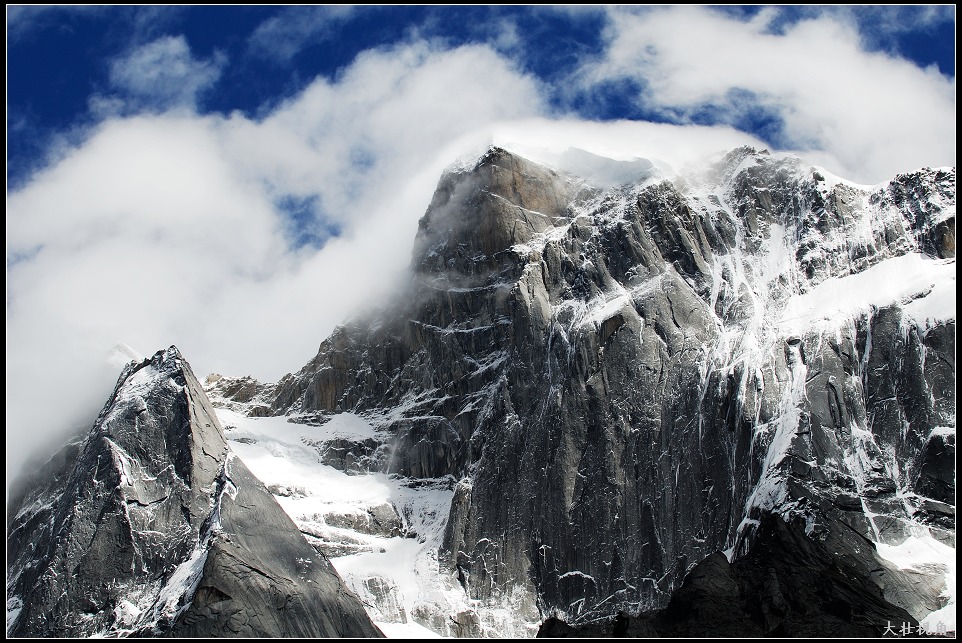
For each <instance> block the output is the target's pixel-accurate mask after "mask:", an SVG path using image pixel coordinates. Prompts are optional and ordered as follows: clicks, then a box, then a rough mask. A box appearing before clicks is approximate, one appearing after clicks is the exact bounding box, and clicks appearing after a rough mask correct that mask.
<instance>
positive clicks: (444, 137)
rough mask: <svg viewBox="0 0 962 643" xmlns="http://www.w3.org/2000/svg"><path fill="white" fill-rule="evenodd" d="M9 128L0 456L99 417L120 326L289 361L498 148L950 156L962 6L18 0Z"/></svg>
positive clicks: (870, 177) (839, 168) (826, 163)
mask: <svg viewBox="0 0 962 643" xmlns="http://www.w3.org/2000/svg"><path fill="white" fill-rule="evenodd" d="M7 136H8V142H7V180H8V187H7V230H6V232H7V356H8V357H7V371H8V378H7V381H8V385H7V397H8V416H7V418H8V419H7V426H8V437H7V446H8V453H10V448H11V434H10V432H9V431H10V430H9V427H10V426H11V425H22V424H23V423H25V422H28V421H29V422H31V423H34V424H36V423H37V422H41V423H42V424H44V426H47V427H51V430H52V429H53V428H57V427H61V428H62V427H65V426H67V425H69V424H70V423H71V422H75V421H77V418H83V417H86V416H85V414H88V415H89V413H90V412H91V411H90V409H91V408H93V409H94V412H95V411H96V409H97V408H98V407H99V405H100V404H102V402H103V399H104V397H105V395H106V392H105V389H106V390H109V387H110V385H111V383H112V380H113V378H115V377H116V371H114V370H109V369H107V370H105V369H103V368H102V367H101V366H100V365H101V364H102V362H103V355H104V353H105V352H106V351H107V350H109V348H110V347H111V346H113V344H114V343H115V342H117V341H123V342H126V343H128V344H130V345H131V346H133V347H134V348H135V349H137V350H139V351H140V352H142V353H152V352H153V351H155V350H157V349H159V348H162V347H165V346H167V345H169V344H172V343H175V344H177V345H178V346H179V347H180V348H181V349H182V351H183V352H184V354H185V355H186V357H187V358H188V360H190V361H191V362H192V363H193V364H194V366H195V370H197V372H198V373H199V374H200V375H201V376H203V375H204V374H206V373H208V372H210V371H215V370H216V371H220V372H222V373H225V374H236V375H242V374H252V375H255V376H257V377H259V378H261V379H265V380H275V379H277V378H278V377H280V376H281V375H283V374H284V373H285V372H288V371H291V370H296V369H297V368H299V367H300V366H301V365H302V364H303V363H304V362H305V361H306V360H307V359H308V358H309V357H311V355H312V354H313V352H314V351H316V349H317V345H318V343H319V342H320V341H321V340H322V339H323V338H324V337H325V336H326V335H327V334H328V333H329V332H330V330H331V329H332V328H333V327H334V326H335V325H336V324H338V323H341V322H342V321H344V319H345V318H346V317H348V316H349V315H351V314H353V313H355V312H356V311H358V310H361V309H363V308H364V307H365V306H368V305H370V304H371V303H372V302H376V301H379V300H383V299H384V298H385V297H388V296H390V295H391V293H393V292H396V291H397V289H398V287H399V284H401V283H403V281H404V279H405V275H406V272H405V271H406V266H407V262H408V260H409V257H410V249H411V244H412V242H413V237H414V233H415V231H416V229H417V220H418V218H419V217H420V216H421V215H422V214H423V212H424V208H425V207H426V205H427V203H428V202H429V200H430V196H431V193H432V191H433V188H434V186H435V184H436V182H437V178H438V176H439V174H440V172H441V170H442V169H443V168H444V167H445V166H446V165H447V164H449V163H450V162H451V161H453V160H455V159H456V158H459V157H465V156H466V157H468V158H470V156H471V154H473V153H477V152H479V151H480V150H482V149H483V147H484V146H485V145H487V144H490V143H491V142H498V143H505V144H507V143H512V144H514V143H517V144H518V145H527V146H529V147H532V148H542V147H553V148H557V150H556V151H559V150H563V149H564V148H565V147H566V146H576V147H584V148H586V149H589V150H591V151H593V152H596V153H599V154H607V155H609V156H614V157H617V158H634V157H645V158H655V159H660V160H662V161H664V162H667V163H669V164H671V165H673V166H674V167H683V166H684V164H685V163H687V162H691V161H693V160H695V159H697V158H700V157H702V156H704V155H707V154H711V153H715V152H718V151H720V150H724V149H728V148H730V147H733V146H735V145H738V144H742V143H748V144H753V145H758V146H765V147H769V148H772V149H775V150H785V151H797V152H798V153H800V154H802V155H804V156H805V157H806V158H808V159H810V160H811V162H812V163H816V164H819V165H822V166H823V167H826V168H828V169H829V170H831V171H833V172H835V173H837V174H840V175H843V176H846V177H848V178H851V179H853V180H856V181H858V182H862V183H876V182H879V181H882V180H885V179H886V178H890V177H891V176H892V175H894V174H895V173H897V172H900V171H908V170H912V169H914V168H917V167H920V166H923V165H935V166H938V165H954V164H955V10H954V7H951V6H941V7H894V8H893V7H815V8H808V7H794V8H793V7H775V8H772V7H748V8H739V7H724V8H710V7H694V8H691V7H627V6H616V7H609V8H578V7H574V8H570V7H569V8H550V7H549V8H531V7H487V6H474V7H440V8H436V7H356V8H352V7H340V6H338V7H282V8H274V7H252V8H246V7H229V8H221V7H211V6H207V7H133V8H120V7H65V8H63V7H47V6H39V7H24V6H13V7H9V6H8V8H7ZM51 363H58V364H60V365H61V366H60V367H59V368H58V369H56V372H54V373H51V372H50V369H49V367H48V365H49V364H51ZM98 369H99V370H98ZM11 373H17V374H18V377H16V378H11V377H9V375H10V374H11ZM38 379H43V380H45V381H48V382H49V384H50V386H55V387H57V388H58V389H59V390H64V391H68V393H66V394H65V396H64V399H63V403H62V404H61V405H60V406H59V408H58V409H49V408H47V407H49V406H50V405H49V404H47V405H44V403H43V399H42V395H41V393H42V392H39V393H38V391H37V390H36V387H35V385H34V382H36V381H38ZM12 381H13V383H11V382H12ZM17 382H20V384H18V383H17ZM77 382H84V383H85V384H84V385H78V384H77ZM38 395H40V397H38ZM11 400H12V401H13V402H14V403H12V404H11V403H10V402H11ZM38 408H42V409H43V411H42V412H40V415H39V416H38V415H37V414H38V411H37V409H38ZM28 418H29V420H28ZM39 433H43V431H40V432H39ZM9 457H11V456H8V463H9V462H10V460H9ZM13 457H16V456H13Z"/></svg>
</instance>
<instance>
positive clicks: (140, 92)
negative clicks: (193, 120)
mask: <svg viewBox="0 0 962 643" xmlns="http://www.w3.org/2000/svg"><path fill="white" fill-rule="evenodd" d="M226 63H227V59H226V56H225V55H224V54H221V53H215V54H214V56H213V57H211V58H210V59H208V60H201V59H197V58H194V57H193V55H192V54H191V51H190V46H189V45H188V44H187V40H186V39H185V38H184V37H183V36H165V37H162V38H158V39H157V40H154V41H152V42H149V43H147V44H145V45H142V46H140V47H137V48H136V49H134V50H133V51H132V52H130V53H129V54H128V55H126V56H124V57H122V58H120V59H118V60H115V61H114V62H113V63H112V64H111V66H110V83H111V85H112V87H113V88H114V90H115V91H116V92H117V94H115V95H113V96H108V97H106V98H105V97H99V101H100V102H98V103H95V106H99V107H100V108H101V109H103V108H108V109H109V108H111V107H112V106H115V107H121V106H122V107H123V108H124V109H126V110H127V111H142V110H145V109H146V110H153V111H166V110H169V109H171V108H174V107H186V108H191V109H193V108H195V107H196V105H197V101H198V99H199V97H200V96H201V95H202V94H203V92H205V91H207V90H209V89H211V88H212V87H213V86H214V84H215V83H216V82H217V80H218V79H219V78H220V75H221V72H222V70H223V68H224V66H225V64H226Z"/></svg>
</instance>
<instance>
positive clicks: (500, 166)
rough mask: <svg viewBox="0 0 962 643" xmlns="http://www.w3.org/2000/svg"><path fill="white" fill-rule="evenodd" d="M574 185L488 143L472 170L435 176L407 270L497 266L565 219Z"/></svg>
mask: <svg viewBox="0 0 962 643" xmlns="http://www.w3.org/2000/svg"><path fill="white" fill-rule="evenodd" d="M581 189H583V187H582V186H579V185H578V184H577V183H575V182H574V181H572V180H571V178H569V177H565V176H563V175H561V174H559V173H558V172H556V171H555V170H552V169H550V168H547V167H545V166H543V165H539V164H537V163H535V162H533V161H529V160H527V159H524V158H522V157H520V156H518V155H516V154H513V153H512V152H509V151H508V150H505V149H503V148H500V147H491V148H489V149H488V151H487V152H485V153H484V155H482V156H481V158H480V159H479V160H478V161H477V163H476V164H475V165H474V167H473V168H471V169H464V168H457V169H450V170H448V171H447V172H445V174H444V175H443V176H442V178H441V181H440V183H439V184H438V187H437V189H436V191H435V193H434V197H433V198H432V200H431V204H430V206H429V207H428V210H427V213H426V214H425V215H424V217H423V218H422V219H421V221H420V222H419V224H418V233H417V237H416V239H415V244H414V253H413V260H412V261H413V266H414V268H415V271H416V272H418V273H419V274H424V275H426V276H430V275H438V274H441V273H444V274H446V275H448V276H449V277H450V276H452V275H455V274H460V275H462V276H470V275H479V274H485V273H489V272H491V271H494V270H497V269H499V268H503V267H505V265H506V262H507V261H510V260H508V259H507V258H506V257H505V256H504V253H506V252H507V251H508V250H510V248H511V247H512V246H514V245H516V244H521V243H525V242H527V241H529V240H530V239H531V238H532V237H533V236H534V235H536V234H539V233H543V232H545V231H546V230H548V229H550V228H552V227H554V226H555V225H558V224H559V223H564V222H566V221H567V219H568V218H569V217H570V216H571V210H570V203H571V201H572V199H573V198H574V196H575V195H576V194H577V193H578V192H579V191H580V190H581Z"/></svg>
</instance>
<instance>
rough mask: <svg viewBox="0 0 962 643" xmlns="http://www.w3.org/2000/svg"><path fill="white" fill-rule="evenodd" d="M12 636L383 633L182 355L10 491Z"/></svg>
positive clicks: (138, 381)
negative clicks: (237, 450)
mask: <svg viewBox="0 0 962 643" xmlns="http://www.w3.org/2000/svg"><path fill="white" fill-rule="evenodd" d="M7 529H8V538H7V557H8V575H7V593H8V597H16V599H17V600H18V601H19V605H20V611H19V613H18V614H17V615H16V616H15V618H14V620H13V622H9V621H8V635H11V636H45V637H46V636H94V635H105V636H124V635H147V636H157V635H167V636H195V637H207V636H303V637H307V636H380V631H379V630H378V629H377V628H376V627H375V626H374V625H373V623H372V622H371V621H370V619H369V618H368V617H367V615H366V614H365V612H364V609H363V607H362V605H361V604H360V602H359V601H358V600H357V598H356V597H355V596H354V595H353V594H351V593H350V592H348V591H347V589H346V588H345V587H344V585H343V584H342V582H341V580H340V578H339V577H338V576H337V573H336V572H335V571H334V570H333V568H332V567H331V565H330V563H329V562H328V561H327V560H326V559H325V558H323V557H322V556H319V555H318V554H316V553H315V552H314V550H313V549H312V548H311V546H310V545H308V543H307V542H306V541H305V540H304V538H303V537H302V536H301V534H300V532H299V531H298V530H297V527H296V526H295V525H294V523H293V522H291V520H290V518H288V516H287V515H286V514H285V513H284V512H283V510H282V509H281V508H280V506H279V505H278V504H277V503H276V501H275V500H274V499H273V497H272V496H271V494H270V493H269V492H268V491H267V489H266V488H264V485H263V484H261V483H260V481H258V480H257V479H256V478H255V477H254V476H253V475H252V474H251V473H250V471H248V469H247V467H246V466H244V464H243V463H242V462H241V461H239V460H238V459H237V458H236V457H234V456H233V454H232V453H231V452H230V450H229V448H228V446H227V443H226V442H225V441H224V437H223V433H222V429H221V427H220V424H219V422H218V420H217V417H216V415H215V414H214V412H213V409H212V407H211V406H210V403H209V402H208V400H207V397H206V395H205V394H204V392H203V389H202V388H201V387H200V385H199V384H198V382H197V380H196V379H195V377H194V375H193V373H192V372H191V370H190V367H189V366H188V364H187V362H186V361H185V360H184V359H183V358H182V357H181V356H180V354H179V352H178V351H177V349H176V348H174V347H171V348H169V349H167V350H166V351H160V352H158V353H157V354H155V355H154V356H153V357H152V358H150V359H149V360H144V361H143V362H142V363H139V364H136V363H131V364H130V365H129V366H127V368H126V369H125V370H124V372H123V374H122V375H121V377H120V379H119V381H118V383H117V386H116V388H115V390H114V392H113V394H112V396H111V398H110V400H109V401H108V402H107V404H106V406H105V407H104V409H103V411H102V412H101V413H100V416H99V418H98V419H97V421H96V423H95V424H94V426H93V428H92V430H91V431H90V433H89V435H87V436H86V438H85V439H84V440H82V441H77V442H73V443H71V444H69V445H67V447H65V448H64V449H63V450H62V451H61V452H60V453H59V454H57V455H56V456H55V457H54V458H53V459H52V460H50V462H49V463H48V464H47V465H46V466H45V467H44V468H43V469H42V470H41V471H39V472H38V473H37V474H36V475H35V476H33V477H32V478H28V479H26V480H24V482H23V483H22V485H21V486H20V487H19V488H18V489H16V490H15V491H12V492H11V496H10V503H9V504H8V524H7Z"/></svg>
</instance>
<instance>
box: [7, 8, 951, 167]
mask: <svg viewBox="0 0 962 643" xmlns="http://www.w3.org/2000/svg"><path fill="white" fill-rule="evenodd" d="M761 11H762V7H758V6H752V7H721V8H718V9H717V12H718V13H719V14H720V15H727V16H731V17H734V18H736V19H739V20H748V19H751V18H752V17H756V16H757V15H758V14H759V13H760V12H761ZM775 11H776V15H775V16H774V17H773V19H772V20H771V24H770V27H769V31H770V32H771V33H783V32H784V31H785V30H786V29H790V28H791V27H792V26H794V25H796V24H798V22H799V21H803V20H806V19H810V18H812V17H813V16H816V15H818V13H816V12H819V13H822V14H824V13H826V12H829V9H826V8H824V7H823V8H818V9H811V8H804V7H781V8H778V9H777V10H775ZM835 13H836V14H837V15H838V16H839V18H840V19H843V20H844V21H846V22H847V23H849V24H850V25H852V26H853V27H854V28H855V30H856V31H857V33H858V34H859V36H860V39H861V45H862V46H863V47H864V48H865V49H866V50H867V51H877V52H882V53H886V54H889V55H893V56H899V57H903V58H905V59H906V60H908V61H911V62H912V63H913V64H915V65H918V66H919V67H923V68H924V67H929V66H935V68H937V69H938V71H939V72H940V73H942V74H944V75H946V76H948V77H954V75H955V21H954V9H953V8H952V7H941V8H934V7H933V8H925V7H914V6H913V7H909V6H905V7H895V8H892V7H850V8H847V9H844V10H843V9H836V10H835ZM609 19H610V18H609V16H608V15H607V14H606V13H605V12H603V11H600V10H590V9H585V10H570V11H562V10H552V9H534V8H529V7H509V6H502V7H492V6H472V7H397V6H395V7H390V6H388V7H357V8H350V7H288V8H276V7H216V6H204V7H189V6H187V7H140V8H137V7H134V8H126V7H123V8H121V7H99V8H80V7H75V8H53V7H14V8H13V9H11V10H9V11H8V42H7V56H8V63H7V91H8V96H7V107H8V116H7V121H8V137H9V140H8V178H9V180H11V181H12V183H13V184H14V185H18V184H20V183H21V182H22V181H24V180H25V179H26V178H27V177H28V176H29V174H30V172H31V171H34V170H36V169H37V168H38V167H39V166H40V164H41V163H42V160H43V159H44V153H45V152H46V147H47V146H49V145H50V144H51V137H52V136H56V135H58V134H62V133H63V132H64V131H65V130H69V129H70V128H76V127H78V126H84V125H89V124H91V123H92V122H95V121H96V120H97V119H98V117H99V114H97V113H91V109H90V99H91V97H92V96H97V95H100V94H105V93H106V94H110V93H111V92H112V91H113V90H114V89H115V87H113V86H112V85H114V84H115V83H112V81H111V73H110V70H111V63H112V62H113V61H115V60H116V59H118V58H121V57H123V56H125V55H126V54H128V53H129V52H130V51H132V50H134V49H136V48H138V47H142V46H144V45H146V44H148V43H150V42H153V41H157V40H158V39H161V38H164V37H173V38H180V37H182V38H184V40H185V42H186V44H187V46H188V48H189V51H190V54H191V56H193V57H194V58H196V59H199V60H208V61H220V62H219V63H215V66H216V68H217V71H218V73H217V78H216V80H214V81H213V82H211V83H209V84H208V85H205V86H204V87H203V88H202V89H201V90H200V91H199V92H198V96H197V110H198V112H199V113H219V114H228V113H230V112H232V111H234V110H240V111H241V112H243V113H244V114H246V115H248V116H250V117H257V116H258V115H260V114H263V113H265V112H266V111H268V110H270V109H271V107H272V106H273V105H276V104H277V103H278V102H279V101H281V100H283V99H284V98H287V97H291V96H294V95H296V94H297V93H298V92H299V91H301V90H303V89H304V87H306V86H307V85H308V84H309V83H310V82H311V81H312V80H313V79H315V78H316V77H318V76H323V77H326V78H328V79H334V78H336V77H337V74H338V73H339V72H341V71H342V70H343V69H344V68H345V67H347V66H349V65H350V64H351V63H352V62H353V61H354V59H355V58H356V57H357V55H358V54H359V53H361V52H362V51H365V50H369V49H372V48H377V47H385V46H388V47H389V46H391V45H393V44H396V43H398V42H404V41H410V40H412V39H426V40H431V41H434V42H436V43H439V45H440V46H444V47H449V48H455V47H458V46H460V45H465V44H471V43H475V44H488V45H493V46H494V47H495V48H496V50H498V51H499V52H501V53H503V54H504V55H505V56H507V57H508V58H509V59H510V60H511V61H512V62H513V63H514V64H515V65H516V66H517V68H518V69H519V70H520V71H522V72H526V73H530V74H532V75H533V76H535V77H536V78H537V79H538V80H539V81H541V82H542V83H544V91H545V94H546V98H547V102H548V105H549V106H550V108H551V111H552V112H554V113H557V114H565V113H566V114H576V115H578V116H580V117H583V118H590V119H601V120H609V119H617V118H629V119H649V120H658V121H666V120H672V119H670V118H669V117H667V116H666V115H664V114H662V113H660V112H658V111H657V110H652V109H646V107H645V106H644V105H643V104H642V103H640V102H639V101H638V100H636V99H635V97H634V95H633V93H632V92H630V91H629V90H631V89H634V88H633V87H632V86H633V85H634V86H635V87H637V85H638V84H639V83H638V82H637V81H621V82H610V83H603V84H601V85H600V86H598V87H594V88H593V90H592V91H591V92H580V93H575V94H574V95H572V94H571V93H569V92H567V91H566V90H565V87H564V85H565V83H566V79H567V78H569V77H570V76H571V75H572V74H573V73H575V72H576V70H577V69H578V67H579V66H580V65H582V64H583V62H584V60H585V59H588V58H591V57H597V56H601V55H603V52H604V47H605V38H604V32H605V28H606V25H607V22H608V21H609ZM41 79H42V80H41ZM642 84H643V82H642ZM152 98H154V99H155V100H157V103H156V105H150V104H149V103H141V104H138V106H137V107H136V108H135V109H151V108H156V107H161V108H163V107H165V106H167V104H168V103H165V102H164V101H163V100H160V99H159V97H157V96H153V97H152ZM690 118H691V119H692V120H694V121H695V122H699V123H702V124H714V123H715V122H718V121H722V122H724V121H725V115H724V114H720V113H719V111H718V110H713V109H711V106H705V107H704V108H703V109H701V110H700V111H698V112H697V113H693V114H691V115H690ZM772 120H773V119H771V118H766V117H765V115H764V114H759V115H758V118H753V117H752V116H751V115H748V116H744V115H743V116H742V117H741V118H740V119H738V120H737V124H738V126H739V127H740V128H742V129H746V130H748V131H750V132H752V133H756V134H761V135H762V136H763V138H764V137H765V135H766V134H769V137H770V138H774V139H776V140H772V141H771V142H772V143H777V142H779V141H778V140H777V136H775V137H771V136H770V134H771V132H770V130H771V129H772ZM775 120H777V119H775ZM766 126H767V127H768V128H769V130H766Z"/></svg>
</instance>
